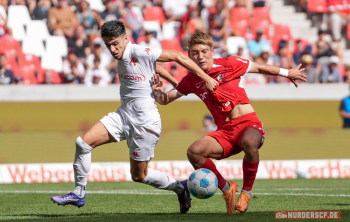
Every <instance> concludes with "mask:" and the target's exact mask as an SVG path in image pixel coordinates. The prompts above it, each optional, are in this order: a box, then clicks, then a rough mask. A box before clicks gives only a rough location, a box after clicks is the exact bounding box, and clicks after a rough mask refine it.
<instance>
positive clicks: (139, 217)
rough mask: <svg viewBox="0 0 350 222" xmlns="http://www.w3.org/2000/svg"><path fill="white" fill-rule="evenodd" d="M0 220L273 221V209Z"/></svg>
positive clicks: (20, 216) (24, 216) (30, 216)
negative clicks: (238, 211) (230, 213)
mask: <svg viewBox="0 0 350 222" xmlns="http://www.w3.org/2000/svg"><path fill="white" fill-rule="evenodd" d="M2 216H3V217H5V218H6V217H9V218H8V219H5V218H3V219H0V220H1V221H69V222H75V221H84V222H85V221H142V222H145V221H211V222H213V221H214V222H217V221H232V220H234V221H235V222H236V221H253V222H254V221H270V220H271V221H273V220H275V213H274V211H270V212H269V211H263V212H247V213H245V214H240V213H237V214H236V215H227V214H225V213H207V214H206V213H187V214H178V213H98V212H91V213H79V214H75V215H73V214H68V215H63V214H17V215H16V214H11V215H2Z"/></svg>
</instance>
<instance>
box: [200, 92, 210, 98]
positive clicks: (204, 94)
mask: <svg viewBox="0 0 350 222" xmlns="http://www.w3.org/2000/svg"><path fill="white" fill-rule="evenodd" d="M207 94H208V93H207V92H204V93H202V94H200V96H201V97H202V98H201V99H202V100H205V98H206V97H207Z"/></svg>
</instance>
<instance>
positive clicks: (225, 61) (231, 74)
mask: <svg viewBox="0 0 350 222" xmlns="http://www.w3.org/2000/svg"><path fill="white" fill-rule="evenodd" d="M250 65H251V62H250V61H249V60H246V59H242V58H239V57H235V56H231V57H228V58H222V59H214V64H213V66H212V68H211V69H210V70H209V71H207V72H206V74H208V75H209V76H210V77H212V78H214V79H215V80H217V81H218V83H219V87H217V88H216V89H215V91H214V92H212V93H208V92H207V91H206V90H205V87H204V84H203V81H202V80H201V79H200V78H199V77H197V76H196V75H194V74H193V73H189V74H187V75H186V76H185V77H184V78H183V79H182V80H181V82H180V83H179V84H178V85H177V86H176V87H175V89H176V90H177V92H178V93H179V94H180V95H188V94H190V93H194V94H196V95H197V96H198V97H199V98H200V99H201V100H203V102H204V103H205V105H206V106H207V107H208V109H209V111H210V112H211V114H212V115H213V117H214V120H215V124H216V125H217V126H218V127H220V126H222V125H223V124H224V123H225V122H226V118H227V116H226V113H227V112H229V111H231V110H232V109H233V108H234V107H235V106H236V105H237V104H250V101H249V99H248V97H247V94H246V92H245V90H244V88H243V85H242V84H241V76H242V75H244V74H245V73H247V72H248V71H249V68H250Z"/></svg>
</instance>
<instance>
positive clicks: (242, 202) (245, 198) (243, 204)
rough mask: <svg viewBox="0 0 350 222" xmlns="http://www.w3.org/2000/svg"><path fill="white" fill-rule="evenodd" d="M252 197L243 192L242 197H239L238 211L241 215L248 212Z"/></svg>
mask: <svg viewBox="0 0 350 222" xmlns="http://www.w3.org/2000/svg"><path fill="white" fill-rule="evenodd" d="M249 200H250V197H249V195H248V194H247V193H246V192H242V193H241V195H239V197H238V200H237V203H236V210H238V211H239V212H241V213H244V212H246V211H247V210H248V204H249Z"/></svg>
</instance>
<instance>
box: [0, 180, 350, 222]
mask: <svg viewBox="0 0 350 222" xmlns="http://www.w3.org/2000/svg"><path fill="white" fill-rule="evenodd" d="M237 182H238V184H239V185H240V187H242V181H237ZM334 184H337V186H336V187H335V186H334ZM73 186H74V185H73V183H56V184H2V185H0V190H2V191H11V190H26V191H55V190H57V191H58V190H67V191H69V190H71V189H72V188H73ZM349 187H350V180H348V179H309V180H308V179H296V180H257V181H256V182H255V185H254V189H256V191H254V190H253V195H252V199H251V202H250V205H249V210H248V211H247V212H246V213H244V214H240V213H238V212H237V215H233V216H229V215H226V208H225V202H224V201H223V200H222V197H221V196H220V195H214V196H213V197H212V198H210V199H207V200H199V199H196V198H194V199H193V202H192V208H191V209H190V211H189V213H187V214H186V215H181V214H180V213H179V206H178V202H177V197H176V195H175V194H173V195H129V194H123V195H120V194H88V195H87V196H86V200H87V202H86V205H85V206H84V207H83V208H80V209H78V208H76V207H73V206H65V207H63V206H57V204H53V203H52V202H50V197H51V196H52V195H55V194H12V193H9V194H4V193H1V194H0V220H2V221H11V220H13V221H15V220H16V221H142V222H144V221H229V220H230V221H233V220H234V221H275V219H274V211H279V210H286V211H287V210H340V211H341V212H342V215H341V216H342V218H343V219H342V220H343V221H346V218H350V211H349V206H350V200H349V198H348V197H339V196H334V197H323V196H307V194H333V195H341V194H349V190H350V188H349ZM336 188H337V189H336ZM313 189H314V190H313ZM87 190H88V191H97V190H105V191H107V190H138V191H150V192H151V191H157V190H156V189H154V188H152V187H150V186H146V185H143V184H138V183H133V182H117V183H107V182H105V183H89V184H88V186H87ZM161 192H165V191H161ZM254 192H255V193H256V194H254ZM287 192H288V193H291V194H301V195H299V196H293V195H272V196H270V195H262V194H258V193H275V194H278V193H281V194H285V193H287ZM218 193H221V191H218ZM63 194H64V193H57V195H63ZM302 194H305V195H302ZM236 198H237V197H236ZM308 221H312V220H308Z"/></svg>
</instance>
